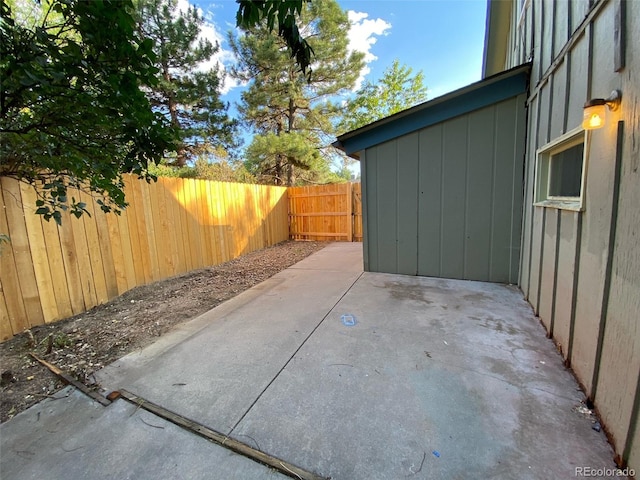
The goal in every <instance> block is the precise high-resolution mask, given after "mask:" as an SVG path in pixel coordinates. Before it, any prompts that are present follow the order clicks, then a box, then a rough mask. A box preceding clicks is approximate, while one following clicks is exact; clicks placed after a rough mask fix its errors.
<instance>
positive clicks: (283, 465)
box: [119, 390, 329, 480]
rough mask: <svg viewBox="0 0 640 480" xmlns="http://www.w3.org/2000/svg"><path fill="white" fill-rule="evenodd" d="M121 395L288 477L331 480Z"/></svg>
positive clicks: (129, 395) (126, 393) (144, 401)
mask: <svg viewBox="0 0 640 480" xmlns="http://www.w3.org/2000/svg"><path fill="white" fill-rule="evenodd" d="M119 393H120V396H122V398H124V399H126V400H128V401H129V402H131V403H133V404H134V405H137V406H138V408H142V409H143V410H146V411H148V412H151V413H153V414H154V415H157V416H158V417H161V418H163V419H165V420H167V421H169V422H171V423H173V424H175V425H178V426H180V427H182V428H184V429H186V430H189V431H190V432H193V433H195V434H197V435H200V436H201V437H204V438H206V439H208V440H211V441H212V442H214V443H217V444H218V445H220V446H222V447H224V448H227V449H229V450H231V451H233V452H236V453H238V454H240V455H243V456H245V457H247V458H250V459H251V460H253V461H255V462H258V463H261V464H263V465H267V466H269V467H271V468H273V469H275V470H277V471H278V472H280V473H282V474H284V475H286V476H288V477H291V478H297V479H299V480H329V478H327V477H322V476H320V475H317V474H315V473H313V472H309V471H307V470H304V469H302V468H300V467H297V466H296V465H293V464H291V463H289V462H285V461H284V460H281V459H279V458H277V457H274V456H272V455H269V454H267V453H264V452H261V451H260V450H257V449H255V448H253V447H251V446H249V445H247V444H245V443H242V442H239V441H238V440H235V439H233V438H230V437H228V436H227V435H224V434H222V433H220V432H217V431H215V430H213V429H211V428H208V427H206V426H204V425H202V424H201V423H197V422H194V421H193V420H189V419H188V418H186V417H184V416H182V415H179V414H177V413H175V412H172V411H170V410H167V409H166V408H164V407H162V406H160V405H158V404H156V403H153V402H151V401H149V400H147V399H145V398H142V397H140V396H138V395H136V394H134V393H131V392H129V391H127V390H120V391H119Z"/></svg>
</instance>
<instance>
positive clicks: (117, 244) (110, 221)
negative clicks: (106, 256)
mask: <svg viewBox="0 0 640 480" xmlns="http://www.w3.org/2000/svg"><path fill="white" fill-rule="evenodd" d="M120 216H121V215H105V220H106V222H107V230H108V232H109V239H110V242H111V257H112V259H113V269H114V272H115V281H116V289H117V291H118V293H117V295H120V294H122V293H124V292H126V291H127V290H128V289H129V282H128V280H127V262H126V261H125V247H124V245H123V241H122V234H121V233H120V221H119V219H120ZM124 243H126V242H124ZM129 248H131V247H130V246H129Z"/></svg>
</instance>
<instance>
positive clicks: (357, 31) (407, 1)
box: [181, 0, 486, 104]
mask: <svg viewBox="0 0 640 480" xmlns="http://www.w3.org/2000/svg"><path fill="white" fill-rule="evenodd" d="M186 1H187V0H181V2H186ZM191 1H192V3H194V4H196V5H197V6H198V7H199V8H201V10H202V13H203V15H204V16H205V18H206V19H207V21H208V22H209V25H208V26H207V28H206V29H205V36H207V37H208V38H210V39H213V40H218V41H219V42H220V45H221V51H220V53H219V55H218V57H217V59H216V61H219V62H220V63H222V64H223V65H224V64H230V63H232V62H233V58H232V55H231V53H230V52H229V51H228V45H227V42H226V32H227V31H228V30H231V29H234V28H235V14H236V11H237V3H236V2H235V1H234V0H191ZM338 3H339V4H340V5H341V6H342V8H343V9H344V10H345V11H347V12H349V18H350V20H352V28H351V31H350V42H351V46H352V48H354V49H356V50H360V51H363V52H365V54H366V60H367V67H366V69H365V71H364V72H363V73H364V74H365V75H364V76H363V78H362V80H369V81H373V82H375V81H376V80H377V79H378V78H380V77H381V76H382V73H383V72H384V70H385V68H387V67H388V66H390V65H391V63H392V62H393V60H394V59H398V60H399V61H400V63H401V64H405V65H408V66H410V67H412V68H413V70H414V72H418V71H420V70H422V71H423V72H424V76H425V84H426V85H427V88H428V89H429V92H428V98H429V99H433V98H435V97H438V96H440V95H443V94H445V93H447V92H450V91H452V90H455V89H457V88H460V87H463V86H465V85H468V84H470V83H473V82H475V81H478V80H480V77H481V68H482V52H483V47H484V31H485V15H486V0H342V1H341V0H338ZM241 91H242V87H241V86H235V85H234V83H233V81H229V80H227V83H226V87H225V93H224V95H223V97H222V99H223V100H225V101H227V102H231V103H232V104H233V103H234V102H236V101H238V99H239V97H240V92H241Z"/></svg>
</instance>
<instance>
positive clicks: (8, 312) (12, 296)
mask: <svg viewBox="0 0 640 480" xmlns="http://www.w3.org/2000/svg"><path fill="white" fill-rule="evenodd" d="M2 190H3V189H2V188H0V202H2V210H1V211H0V233H2V234H4V235H7V236H9V240H10V241H9V243H4V242H3V243H2V244H0V273H1V274H2V278H0V288H2V294H3V299H4V301H5V303H4V304H3V305H0V307H2V308H3V310H2V311H3V312H5V313H3V314H2V317H1V318H0V321H2V322H3V327H2V332H3V333H2V339H3V340H5V336H4V335H5V333H4V332H6V331H10V332H11V335H12V334H13V333H16V332H21V331H22V330H24V329H26V328H29V320H28V317H27V310H26V308H25V304H24V301H23V294H22V291H21V289H20V283H19V281H18V269H17V267H16V261H15V258H14V245H13V239H12V237H11V232H10V230H9V224H8V222H7V214H8V213H9V211H10V210H16V211H17V208H16V207H12V206H11V205H9V204H8V202H7V203H5V197H6V195H4V192H3V191H2ZM20 209H22V206H20ZM5 322H6V324H5ZM11 335H9V336H11Z"/></svg>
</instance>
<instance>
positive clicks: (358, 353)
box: [231, 273, 614, 480]
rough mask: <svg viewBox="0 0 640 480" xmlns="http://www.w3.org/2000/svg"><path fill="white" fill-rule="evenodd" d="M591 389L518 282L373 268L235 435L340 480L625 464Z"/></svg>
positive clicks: (558, 474) (520, 473)
mask: <svg viewBox="0 0 640 480" xmlns="http://www.w3.org/2000/svg"><path fill="white" fill-rule="evenodd" d="M345 314H349V315H353V316H354V317H355V319H356V323H355V325H354V326H345V325H344V323H343V322H342V316H343V315H345ZM583 398H584V397H583V395H582V394H581V392H580V391H579V389H578V385H577V384H576V382H575V380H574V378H573V377H572V375H571V374H570V373H569V372H568V371H566V369H565V368H564V367H563V366H562V363H561V359H560V356H559V355H558V354H557V352H556V351H555V348H554V347H553V344H552V342H551V341H549V340H547V339H546V338H545V333H544V330H543V328H542V327H541V326H540V324H539V323H538V321H537V320H536V319H535V318H534V316H533V314H532V312H531V309H530V307H529V306H528V305H527V304H526V303H525V302H524V300H523V299H522V295H521V293H519V291H518V290H517V289H516V288H514V287H508V286H504V285H496V284H489V283H480V282H465V281H452V280H441V279H432V278H420V277H406V276H398V275H387V274H369V273H367V274H365V275H364V276H363V277H362V278H360V279H359V280H358V282H357V283H356V284H355V285H354V286H353V287H352V288H351V290H350V291H349V292H348V293H347V295H345V297H344V298H343V299H342V300H341V301H340V302H339V303H338V305H337V306H336V307H335V308H334V309H333V310H332V312H331V314H330V315H329V316H328V317H327V318H326V320H325V321H324V322H323V323H322V325H321V326H320V327H319V328H318V329H317V331H316V332H315V333H314V335H313V336H312V337H311V338H310V339H309V341H307V342H306V344H305V345H304V346H303V348H301V349H300V351H299V352H298V353H297V354H296V356H295V357H294V358H293V361H292V362H290V364H289V365H288V367H287V368H286V369H285V370H284V371H283V372H282V373H281V374H280V376H279V377H278V378H277V379H276V381H274V382H273V384H272V385H271V387H270V388H269V389H268V390H267V391H266V392H265V394H264V395H263V396H262V397H261V398H260V401H259V402H257V403H256V405H255V406H254V407H253V408H252V409H251V411H250V412H249V413H248V414H247V415H246V417H245V418H244V419H243V421H242V422H241V423H240V425H239V426H238V427H237V428H236V429H235V430H234V432H233V434H232V435H231V436H235V435H237V436H238V437H239V438H241V437H242V436H251V437H252V438H254V439H255V440H256V441H257V442H258V443H260V445H261V446H262V447H263V448H265V449H266V450H267V451H269V452H270V453H272V454H274V455H278V456H281V457H283V458H287V459H289V460H290V461H292V462H293V463H296V464H298V465H301V466H303V467H304V468H306V469H309V470H312V471H316V472H321V473H322V474H323V475H328V476H331V477H332V478H334V479H336V480H339V479H344V480H357V479H363V480H364V479H380V480H384V479H399V478H411V477H414V478H423V479H425V478H428V479H432V478H433V479H452V478H460V479H464V478H504V479H512V478H513V479H515V478H519V479H527V478H531V479H543V478H544V479H556V478H572V477H574V476H575V467H579V466H595V467H608V468H613V467H614V464H613V461H612V456H613V454H612V451H611V449H610V446H609V445H608V444H607V442H606V439H605V437H604V435H603V434H602V433H597V432H595V431H594V430H593V429H592V428H591V426H592V423H591V422H590V421H589V420H588V419H587V418H585V417H584V416H583V415H582V414H580V413H578V412H576V411H575V407H576V406H577V405H579V403H580V400H582V399H583Z"/></svg>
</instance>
